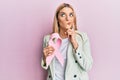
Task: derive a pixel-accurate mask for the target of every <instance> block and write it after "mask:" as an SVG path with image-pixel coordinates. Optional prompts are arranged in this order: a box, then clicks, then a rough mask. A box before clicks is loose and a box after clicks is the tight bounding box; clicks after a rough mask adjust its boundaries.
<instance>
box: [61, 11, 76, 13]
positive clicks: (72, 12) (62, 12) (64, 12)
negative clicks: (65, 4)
mask: <svg viewBox="0 0 120 80" xmlns="http://www.w3.org/2000/svg"><path fill="white" fill-rule="evenodd" d="M59 13H65V12H59ZM70 13H74V12H73V11H72V12H70Z"/></svg>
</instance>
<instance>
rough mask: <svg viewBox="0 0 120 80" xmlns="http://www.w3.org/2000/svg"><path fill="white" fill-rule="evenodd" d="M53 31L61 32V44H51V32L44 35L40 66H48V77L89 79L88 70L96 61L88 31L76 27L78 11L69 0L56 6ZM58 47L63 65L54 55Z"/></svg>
mask: <svg viewBox="0 0 120 80" xmlns="http://www.w3.org/2000/svg"><path fill="white" fill-rule="evenodd" d="M53 33H57V34H58V35H59V36H60V40H61V44H60V47H59V48H56V47H54V46H52V45H49V41H50V36H51V35H52V34H49V35H46V36H45V37H44V42H43V59H42V61H41V66H42V67H43V68H44V69H46V70H48V76H47V80H89V79H88V74H87V71H88V70H90V69H91V66H92V63H93V60H92V56H91V53H90V46H89V40H88V37H87V34H86V33H84V32H79V31H78V30H77V26H76V15H75V12H74V9H73V7H72V6H71V5H70V4H66V3H63V4H61V5H60V6H59V7H58V8H57V10H56V13H55V16H54V22H53ZM56 49H58V51H59V52H60V55H62V58H63V61H64V62H63V64H62V65H61V63H60V61H59V59H58V58H59V57H58V58H57V57H56V56H55V55H54V54H56V52H55V50H56ZM52 55H54V57H53V58H52V60H51V62H50V64H47V62H49V60H48V61H46V60H47V58H48V57H51V56H52Z"/></svg>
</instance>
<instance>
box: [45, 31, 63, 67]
mask: <svg viewBox="0 0 120 80" xmlns="http://www.w3.org/2000/svg"><path fill="white" fill-rule="evenodd" d="M61 42H62V40H61V38H60V36H59V34H58V33H53V34H51V36H50V40H49V42H48V44H49V46H52V47H53V48H54V49H55V51H54V53H53V54H52V55H50V56H48V57H47V58H46V64H47V66H48V65H49V64H50V63H51V61H52V60H53V58H54V57H56V58H57V59H58V61H59V62H60V64H61V65H62V66H63V63H64V59H63V56H62V55H61V53H60V52H59V50H58V49H59V47H60V45H61Z"/></svg>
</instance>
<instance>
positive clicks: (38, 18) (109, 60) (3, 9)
mask: <svg viewBox="0 0 120 80" xmlns="http://www.w3.org/2000/svg"><path fill="white" fill-rule="evenodd" d="M63 2H66V3H70V4H71V5H72V6H73V7H74V9H75V11H76V15H77V25H78V29H79V30H80V31H84V32H86V33H87V34H88V36H89V39H90V44H91V52H92V56H93V60H94V64H93V67H92V69H91V71H89V76H90V80H120V58H119V57H120V0H0V80H45V78H46V71H45V70H43V69H42V68H41V66H40V60H41V56H42V42H43V36H44V35H46V34H49V33H50V32H52V22H53V16H54V13H55V10H56V8H57V7H58V6H59V5H60V4H61V3H63Z"/></svg>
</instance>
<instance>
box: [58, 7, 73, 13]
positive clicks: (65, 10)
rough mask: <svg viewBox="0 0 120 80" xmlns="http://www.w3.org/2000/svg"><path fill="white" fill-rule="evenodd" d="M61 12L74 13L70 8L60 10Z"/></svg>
mask: <svg viewBox="0 0 120 80" xmlns="http://www.w3.org/2000/svg"><path fill="white" fill-rule="evenodd" d="M60 12H65V13H69V12H73V10H72V9H71V8H69V7H64V8H63V9H61V10H60Z"/></svg>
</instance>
